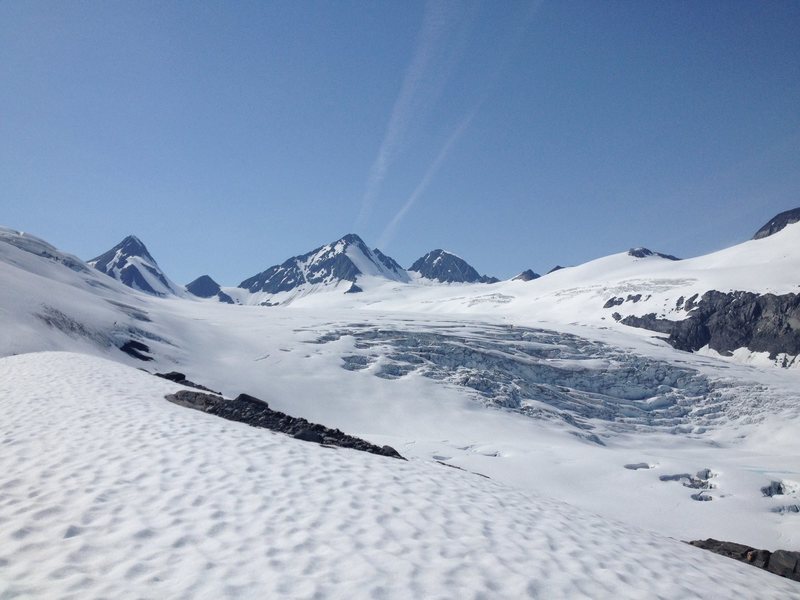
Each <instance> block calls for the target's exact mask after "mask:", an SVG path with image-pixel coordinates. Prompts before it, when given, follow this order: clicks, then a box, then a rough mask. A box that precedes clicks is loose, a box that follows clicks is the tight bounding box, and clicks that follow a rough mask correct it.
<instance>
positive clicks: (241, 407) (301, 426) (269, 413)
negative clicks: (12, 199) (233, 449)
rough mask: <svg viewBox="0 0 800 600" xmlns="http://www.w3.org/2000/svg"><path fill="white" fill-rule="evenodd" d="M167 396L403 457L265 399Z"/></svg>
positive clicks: (309, 437) (232, 417)
mask: <svg viewBox="0 0 800 600" xmlns="http://www.w3.org/2000/svg"><path fill="white" fill-rule="evenodd" d="M166 398H167V400H169V401H170V402H173V403H175V404H178V405H179V406H185V407H187V408H193V409H195V410H200V411H203V412H206V413H208V414H211V415H215V416H218V417H222V418H223V419H228V420H229V421H238V422H240V423H247V424H248V425H251V426H253V427H262V428H264V429H270V430H272V431H278V432H280V433H285V434H287V435H290V436H292V437H294V438H296V439H299V440H304V441H310V442H316V443H320V444H325V445H328V446H339V447H342V448H352V449H354V450H361V451H362V452H369V453H371V454H378V455H381V456H388V457H391V458H399V459H402V460H405V459H404V458H403V457H402V456H400V454H399V453H398V452H397V450H395V449H394V448H392V447H391V446H377V445H375V444H371V443H370V442H367V441H366V440H362V439H360V438H357V437H354V436H352V435H347V434H346V433H344V432H342V431H340V430H338V429H330V428H328V427H325V426H324V425H319V424H318V423H310V422H308V421H307V420H306V419H303V418H300V417H292V416H289V415H287V414H285V413H282V412H278V411H276V410H272V409H271V408H269V405H268V404H267V403H266V402H264V401H263V400H261V399H259V398H256V397H255V396H250V395H248V394H239V395H238V396H237V397H236V398H235V399H233V400H227V399H225V398H222V397H221V396H218V395H213V394H208V393H205V392H195V391H192V390H181V391H179V392H176V393H174V394H169V395H167V396H166Z"/></svg>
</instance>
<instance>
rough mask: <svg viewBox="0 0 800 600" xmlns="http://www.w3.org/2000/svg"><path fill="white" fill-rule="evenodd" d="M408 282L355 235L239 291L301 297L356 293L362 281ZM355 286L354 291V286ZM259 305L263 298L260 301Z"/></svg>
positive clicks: (262, 275)
mask: <svg viewBox="0 0 800 600" xmlns="http://www.w3.org/2000/svg"><path fill="white" fill-rule="evenodd" d="M370 278H374V279H378V280H382V281H398V282H407V281H408V279H409V277H408V274H407V273H406V272H405V271H404V270H403V269H402V268H401V267H400V265H398V264H397V262H396V261H395V260H394V259H392V258H390V257H388V256H386V255H385V254H383V253H382V252H380V251H378V250H375V251H373V250H370V249H369V248H368V247H367V245H366V244H365V243H364V241H363V240H362V239H361V238H360V237H358V236H357V235H356V234H354V233H350V234H347V235H346V236H344V237H342V238H340V239H338V240H336V241H335V242H331V243H330V244H326V245H324V246H320V247H319V248H316V249H314V250H312V251H311V252H306V253H305V254H301V255H299V256H293V257H292V258H290V259H288V260H286V261H284V262H283V263H281V264H279V265H275V266H272V267H270V268H269V269H266V270H265V271H262V272H261V273H259V274H257V275H254V276H253V277H249V278H248V279H245V280H244V281H242V282H241V283H240V284H239V287H240V288H242V289H245V290H247V291H249V292H250V293H252V294H258V293H264V294H269V295H273V296H274V295H277V294H281V293H284V296H283V297H281V299H279V301H280V300H282V299H284V298H288V295H287V294H285V293H291V294H302V293H307V292H309V291H314V290H319V289H326V288H327V289H331V288H338V287H339V286H340V285H341V284H343V283H346V289H347V290H352V291H357V290H358V289H361V288H362V287H363V283H364V280H366V279H370ZM356 282H358V285H356V286H355V288H353V284H356ZM259 299H260V300H261V301H263V298H261V297H259Z"/></svg>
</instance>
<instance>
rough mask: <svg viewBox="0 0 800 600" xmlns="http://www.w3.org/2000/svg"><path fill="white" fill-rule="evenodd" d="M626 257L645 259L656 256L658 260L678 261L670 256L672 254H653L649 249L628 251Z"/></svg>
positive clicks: (675, 257)
mask: <svg viewBox="0 0 800 600" xmlns="http://www.w3.org/2000/svg"><path fill="white" fill-rule="evenodd" d="M628 256H633V257H634V258H647V257H648V256H658V257H660V258H666V259H667V260H680V258H678V257H677V256H672V254H662V253H661V252H653V251H652V250H650V249H649V248H631V249H630V250H628Z"/></svg>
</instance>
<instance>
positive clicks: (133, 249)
mask: <svg viewBox="0 0 800 600" xmlns="http://www.w3.org/2000/svg"><path fill="white" fill-rule="evenodd" d="M88 264H89V266H90V267H94V268H95V269H97V270H98V271H100V272H101V273H105V274H106V275H108V276H109V277H113V278H114V279H116V280H117V281H120V282H122V283H123V284H125V285H127V286H128V287H130V288H133V289H135V290H139V291H140V292H144V293H146V294H151V295H153V296H172V295H180V291H179V288H178V286H176V285H175V284H174V283H172V282H171V281H170V280H169V279H168V278H167V276H166V275H164V273H163V272H162V271H161V269H160V268H159V266H158V263H157V262H156V260H155V259H154V258H153V256H152V255H151V254H150V252H149V251H148V250H147V247H146V246H145V245H144V243H143V242H142V241H141V240H140V239H139V238H137V237H136V236H135V235H129V236H127V237H126V238H125V239H124V240H122V241H121V242H120V243H119V244H117V245H116V246H114V247H113V248H111V250H109V251H108V252H104V253H103V254H101V255H100V256H98V257H96V258H93V259H92V260H90V261H88Z"/></svg>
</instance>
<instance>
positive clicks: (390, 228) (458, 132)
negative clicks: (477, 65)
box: [379, 0, 542, 249]
mask: <svg viewBox="0 0 800 600" xmlns="http://www.w3.org/2000/svg"><path fill="white" fill-rule="evenodd" d="M541 4H542V0H537V1H535V2H532V3H531V4H530V6H529V7H528V10H527V11H526V12H525V15H524V17H523V18H522V19H520V20H519V21H518V22H517V24H516V26H515V27H514V28H513V29H512V31H510V32H509V33H508V35H507V36H506V37H505V38H504V39H503V43H502V44H501V45H500V46H499V50H498V53H497V58H496V59H495V61H494V65H495V66H494V68H493V69H492V70H491V71H490V73H489V75H488V77H487V81H486V84H485V85H484V86H483V91H482V92H481V94H480V95H479V96H478V99H477V100H476V101H475V102H474V103H473V105H472V107H471V108H470V109H469V110H468V111H467V113H466V116H465V117H464V118H462V119H461V120H460V121H459V122H458V124H457V125H456V127H455V128H454V129H453V131H452V132H451V133H450V135H449V136H448V137H447V139H446V140H445V142H444V145H443V146H442V148H441V150H439V153H438V154H437V155H436V158H434V159H433V162H432V163H431V164H430V166H429V167H428V169H427V170H426V171H425V174H424V175H423V176H422V179H421V180H420V182H419V183H418V184H417V187H416V188H414V191H413V192H412V193H411V195H410V196H409V197H408V199H407V200H406V201H405V203H404V204H403V206H401V207H400V210H398V211H397V213H395V215H394V217H392V219H391V221H389V223H388V225H386V227H385V228H384V230H383V233H381V236H380V238H379V247H380V248H383V249H385V248H386V246H388V245H389V244H390V243H391V241H392V239H394V235H395V231H396V229H397V226H398V225H399V224H400V222H401V221H402V220H403V218H404V217H405V216H406V214H407V213H408V211H409V210H411V208H412V207H413V206H414V204H415V203H416V202H417V200H418V199H419V198H420V196H422V194H423V193H424V192H425V190H426V189H427V188H428V185H429V184H430V182H431V180H432V179H433V178H434V176H435V175H436V174H437V173H438V172H439V169H440V168H441V166H442V164H443V163H444V161H445V160H446V159H447V156H448V155H449V154H450V151H451V150H452V149H453V146H455V144H456V142H458V140H459V138H460V137H461V136H462V134H463V133H464V132H465V131H466V130H467V128H468V127H469V126H470V124H471V123H472V121H473V119H474V118H475V115H477V114H478V111H479V110H480V108H481V106H483V104H484V103H485V102H486V100H487V99H488V98H489V96H490V95H491V94H492V92H493V91H494V88H495V86H496V85H497V82H498V80H499V79H500V76H501V75H502V73H503V71H504V69H505V67H506V65H507V64H508V62H509V60H511V58H512V56H513V54H514V52H515V51H516V49H517V47H518V46H519V44H520V43H521V42H522V37H523V35H524V34H525V32H526V31H527V29H528V26H529V25H530V23H531V21H532V20H533V17H534V16H535V14H536V12H537V11H538V10H539V7H540V6H541Z"/></svg>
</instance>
